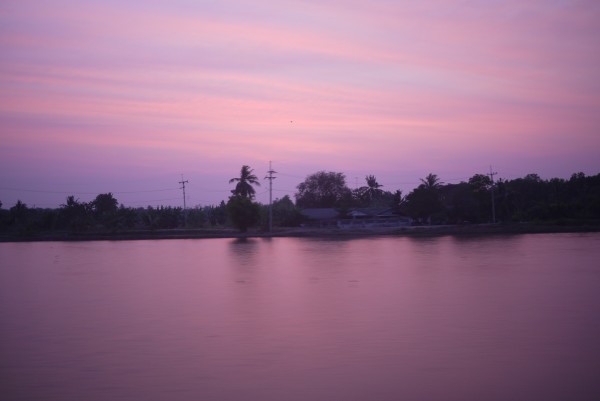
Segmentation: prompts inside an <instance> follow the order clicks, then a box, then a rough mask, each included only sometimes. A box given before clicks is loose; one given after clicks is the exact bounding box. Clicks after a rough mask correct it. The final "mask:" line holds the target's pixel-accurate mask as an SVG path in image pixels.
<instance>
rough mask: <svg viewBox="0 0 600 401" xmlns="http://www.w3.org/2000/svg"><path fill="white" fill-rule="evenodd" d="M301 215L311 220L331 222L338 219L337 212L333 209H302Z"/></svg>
mask: <svg viewBox="0 0 600 401" xmlns="http://www.w3.org/2000/svg"><path fill="white" fill-rule="evenodd" d="M301 213H302V214H303V215H304V216H306V217H308V218H309V219H311V220H329V219H335V218H337V217H338V214H339V213H338V212H337V210H335V209H333V208H308V209H302V210H301Z"/></svg>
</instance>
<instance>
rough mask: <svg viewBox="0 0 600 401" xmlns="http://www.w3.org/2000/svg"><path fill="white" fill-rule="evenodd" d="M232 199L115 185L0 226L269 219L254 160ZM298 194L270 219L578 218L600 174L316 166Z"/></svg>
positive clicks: (596, 204)
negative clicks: (131, 195)
mask: <svg viewBox="0 0 600 401" xmlns="http://www.w3.org/2000/svg"><path fill="white" fill-rule="evenodd" d="M229 183H230V184H235V186H234V188H233V189H232V190H231V196H230V197H229V198H228V200H227V202H225V201H221V202H220V203H219V204H218V205H210V206H196V207H193V208H188V209H186V210H184V209H183V208H181V207H171V206H160V207H152V206H148V207H146V208H131V207H125V206H124V205H122V204H121V205H119V202H118V200H117V199H116V198H115V197H114V196H113V194H112V193H104V194H99V195H97V196H96V198H95V199H94V200H93V201H91V202H81V201H79V200H78V199H76V198H75V197H74V196H68V197H67V198H66V200H65V203H64V204H62V205H60V207H59V208H57V209H42V208H30V207H28V206H27V205H26V204H25V203H23V202H21V201H20V200H19V201H17V203H16V204H15V205H14V206H12V207H10V208H9V209H4V208H2V206H3V205H2V202H0V231H2V232H8V233H18V234H28V233H35V232H40V231H71V232H85V231H90V230H103V231H111V230H112V231H118V230H133V229H140V230H155V229H175V228H202V227H235V228H237V229H239V230H241V231H246V230H247V229H248V228H250V227H255V226H259V227H262V228H266V227H268V216H269V213H268V207H269V206H268V205H262V204H260V203H257V202H255V200H254V197H255V193H256V192H255V189H254V187H255V186H258V185H260V183H259V181H258V179H257V177H256V175H255V174H254V173H253V170H252V169H251V168H250V167H249V166H246V165H244V166H242V168H241V170H240V175H239V177H234V178H232V179H231V180H229ZM296 189H297V191H296V193H295V195H294V198H295V202H294V201H292V199H291V198H290V197H289V196H287V195H286V196H284V197H283V198H281V199H276V200H275V201H274V202H273V205H272V218H273V225H274V226H276V227H277V226H278V227H294V226H299V225H301V224H302V223H303V222H304V220H305V218H304V217H303V215H302V213H301V211H302V210H303V209H307V208H334V209H336V210H337V211H338V212H339V214H340V215H341V216H343V215H344V214H346V213H347V212H349V211H350V210H352V209H356V208H371V209H380V210H383V209H388V210H390V211H391V212H392V213H395V214H397V215H400V216H408V217H410V218H411V219H412V221H413V224H465V223H488V222H492V221H493V220H495V221H498V222H521V221H544V222H553V223H557V224H561V223H565V224H567V223H573V222H577V221H592V220H598V219H600V174H597V175H594V176H586V175H585V174H583V173H576V174H573V175H572V176H571V177H570V178H569V179H567V180H565V179H560V178H552V179H550V180H543V179H541V178H540V177H539V176H538V175H537V174H528V175H526V176H525V177H522V178H517V179H513V180H504V179H499V180H498V181H496V182H492V180H491V179H490V177H489V176H487V175H484V174H475V175H473V176H472V177H471V178H469V179H468V180H467V181H463V182H460V183H458V184H446V183H444V182H442V181H441V179H440V178H439V177H438V176H437V175H436V174H428V175H427V176H426V177H424V178H422V179H421V182H420V184H419V185H418V186H417V187H416V188H414V189H413V190H412V191H410V192H409V193H408V194H406V195H404V194H403V193H402V191H400V190H394V191H388V190H386V189H384V188H383V186H382V185H381V184H379V183H378V181H377V178H376V177H375V176H374V175H367V176H366V177H365V185H363V186H361V187H360V188H356V189H350V188H349V187H348V185H347V183H346V176H345V174H343V173H340V172H327V171H319V172H316V173H313V174H310V175H308V176H307V177H306V179H305V180H304V181H303V182H301V183H300V184H298V186H297V188H296Z"/></svg>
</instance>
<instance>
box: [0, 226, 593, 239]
mask: <svg viewBox="0 0 600 401" xmlns="http://www.w3.org/2000/svg"><path fill="white" fill-rule="evenodd" d="M568 232H600V222H595V221H594V222H585V223H581V224H568V225H566V224H547V223H546V224H543V223H507V224H469V225H436V226H404V227H364V228H312V227H311V228H306V227H297V228H276V229H274V230H273V232H266V231H261V230H251V231H248V232H246V233H240V232H239V231H236V230H233V229H230V228H196V229H171V230H127V231H86V232H66V231H65V232H62V231H61V232H57V231H53V232H37V233H1V234H0V242H29V241H102V240H109V241H123V240H158V239H202V238H273V237H301V238H311V237H314V238H357V237H369V236H407V237H429V236H445V235H453V236H480V235H502V234H503V235H509V234H535V233H568Z"/></svg>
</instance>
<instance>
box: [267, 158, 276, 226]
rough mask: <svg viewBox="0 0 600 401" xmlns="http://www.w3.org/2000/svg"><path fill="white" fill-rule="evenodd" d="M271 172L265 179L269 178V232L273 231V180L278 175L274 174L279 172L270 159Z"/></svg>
mask: <svg viewBox="0 0 600 401" xmlns="http://www.w3.org/2000/svg"><path fill="white" fill-rule="evenodd" d="M267 173H268V174H269V175H268V176H266V177H265V180H269V232H271V231H273V180H274V179H275V178H277V177H274V176H273V174H275V173H277V171H274V170H273V167H272V166H271V161H269V171H267Z"/></svg>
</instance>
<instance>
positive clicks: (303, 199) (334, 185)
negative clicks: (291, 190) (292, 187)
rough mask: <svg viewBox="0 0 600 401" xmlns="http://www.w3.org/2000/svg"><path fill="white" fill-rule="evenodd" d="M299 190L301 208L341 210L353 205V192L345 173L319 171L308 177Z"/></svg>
mask: <svg viewBox="0 0 600 401" xmlns="http://www.w3.org/2000/svg"><path fill="white" fill-rule="evenodd" d="M297 189H298V192H296V194H295V197H296V206H298V207H299V208H318V207H322V208H330V207H335V208H340V207H344V206H347V205H349V204H351V203H352V192H351V191H350V188H348V187H347V186H346V176H345V175H344V174H343V173H335V172H325V171H319V172H317V173H314V174H311V175H309V176H308V177H306V179H305V180H304V182H302V183H300V184H299V185H298V187H297Z"/></svg>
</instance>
